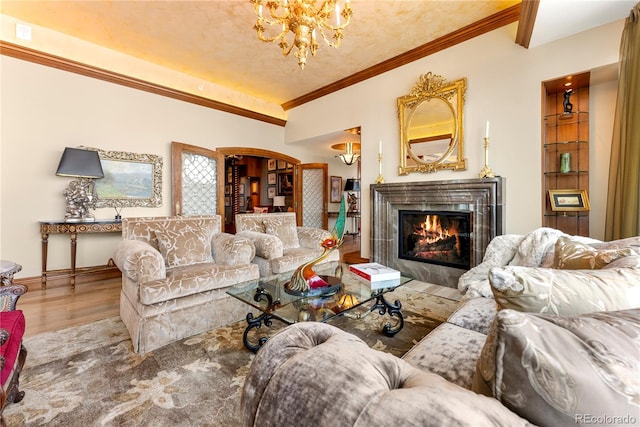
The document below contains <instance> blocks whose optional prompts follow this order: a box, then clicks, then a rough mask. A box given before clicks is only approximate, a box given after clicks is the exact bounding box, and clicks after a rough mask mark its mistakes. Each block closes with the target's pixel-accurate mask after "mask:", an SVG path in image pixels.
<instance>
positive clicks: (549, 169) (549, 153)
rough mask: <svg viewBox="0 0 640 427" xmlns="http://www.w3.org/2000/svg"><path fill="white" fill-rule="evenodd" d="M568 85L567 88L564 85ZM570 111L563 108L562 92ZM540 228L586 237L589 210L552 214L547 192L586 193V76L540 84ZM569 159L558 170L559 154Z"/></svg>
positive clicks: (587, 149)
mask: <svg viewBox="0 0 640 427" xmlns="http://www.w3.org/2000/svg"><path fill="white" fill-rule="evenodd" d="M568 84H570V86H569V85H568ZM567 89H571V90H573V93H572V94H571V96H570V98H569V99H570V102H571V104H572V108H571V112H570V113H569V112H567V108H566V106H565V101H566V100H565V91H566V90H567ZM542 124H543V141H542V176H543V178H542V179H543V193H542V199H543V225H544V226H545V227H552V228H556V229H559V230H561V231H564V232H565V233H568V234H573V235H581V236H588V235H589V211H554V210H552V209H551V201H550V199H549V190H586V191H587V194H588V190H589V73H582V74H578V75H571V76H565V77H562V78H560V79H555V80H552V81H549V82H544V83H543V123H542ZM563 154H564V155H565V156H569V157H570V162H569V167H568V168H565V169H563V168H561V158H562V155H563Z"/></svg>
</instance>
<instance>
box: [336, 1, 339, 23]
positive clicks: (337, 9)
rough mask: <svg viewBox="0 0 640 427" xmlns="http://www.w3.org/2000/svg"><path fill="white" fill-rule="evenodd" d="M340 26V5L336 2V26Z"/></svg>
mask: <svg viewBox="0 0 640 427" xmlns="http://www.w3.org/2000/svg"><path fill="white" fill-rule="evenodd" d="M339 26H340V5H339V4H337V3H336V27H339Z"/></svg>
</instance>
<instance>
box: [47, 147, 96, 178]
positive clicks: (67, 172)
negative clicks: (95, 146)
mask: <svg viewBox="0 0 640 427" xmlns="http://www.w3.org/2000/svg"><path fill="white" fill-rule="evenodd" d="M56 175H58V176H74V177H80V178H104V172H103V171H102V164H101V163H100V156H99V155H98V152H97V151H93V150H83V149H81V148H69V147H67V148H65V149H64V152H63V153H62V158H61V159H60V164H58V170H57V171H56Z"/></svg>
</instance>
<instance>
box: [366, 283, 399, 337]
mask: <svg viewBox="0 0 640 427" xmlns="http://www.w3.org/2000/svg"><path fill="white" fill-rule="evenodd" d="M376 309H377V310H378V314H380V315H381V316H383V315H384V314H386V313H387V312H389V316H391V317H397V318H398V324H397V325H396V327H395V328H394V327H392V326H391V323H390V322H387V323H385V324H384V326H383V328H382V332H383V333H384V334H385V335H386V336H388V337H392V336H394V335H395V334H397V333H398V332H400V331H401V330H402V328H404V316H403V315H402V311H400V310H402V304H401V303H400V300H395V302H394V303H393V305H392V304H389V303H388V302H387V300H386V299H384V294H380V295H378V296H377V297H376V303H375V304H374V305H373V307H371V310H369V312H372V311H374V310H376Z"/></svg>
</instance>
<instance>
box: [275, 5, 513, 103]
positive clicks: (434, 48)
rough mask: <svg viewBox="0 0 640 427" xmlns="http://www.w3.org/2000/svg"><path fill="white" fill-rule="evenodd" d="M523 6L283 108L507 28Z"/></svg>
mask: <svg viewBox="0 0 640 427" xmlns="http://www.w3.org/2000/svg"><path fill="white" fill-rule="evenodd" d="M520 6H521V5H520V3H518V4H516V5H514V6H511V7H509V8H507V9H504V10H502V11H500V12H498V13H494V14H493V15H491V16H488V17H486V18H484V19H481V20H480V21H477V22H474V23H473V24H470V25H467V26H466V27H462V28H460V29H459V30H457V31H454V32H452V33H449V34H447V35H445V36H442V37H440V38H437V39H435V40H433V41H431V42H429V43H426V44H423V45H422V46H418V47H416V48H414V49H411V50H409V51H407V52H405V53H402V54H400V55H398V56H395V57H393V58H391V59H388V60H386V61H383V62H381V63H379V64H376V65H374V66H372V67H369V68H366V69H364V70H362V71H359V72H357V73H355V74H352V75H350V76H348V77H345V78H343V79H340V80H338V81H335V82H333V83H331V84H329V85H327V86H324V87H321V88H320V89H317V90H314V91H313V92H309V93H307V94H305V95H302V96H299V97H298V98H294V99H292V100H290V101H287V102H285V103H283V104H282V108H283V109H284V110H285V111H286V110H290V109H292V108H294V107H298V106H300V105H302V104H306V103H307V102H311V101H313V100H314V99H318V98H320V97H322V96H325V95H328V94H330V93H333V92H336V91H339V90H341V89H344V88H346V87H349V86H351V85H354V84H356V83H360V82H362V81H364V80H367V79H370V78H372V77H375V76H377V75H380V74H382V73H386V72H387V71H391V70H393V69H395V68H398V67H402V66H403V65H407V64H409V63H411V62H413V61H417V60H418V59H421V58H424V57H426V56H429V55H433V54H434V53H436V52H440V51H441V50H444V49H447V48H450V47H452V46H455V45H457V44H459V43H462V42H465V41H467V40H470V39H472V38H474V37H477V36H480V35H482V34H485V33H488V32H490V31H493V30H496V29H498V28H500V27H504V26H505V25H508V24H511V23H513V22H515V21H517V20H518V19H520Z"/></svg>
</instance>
